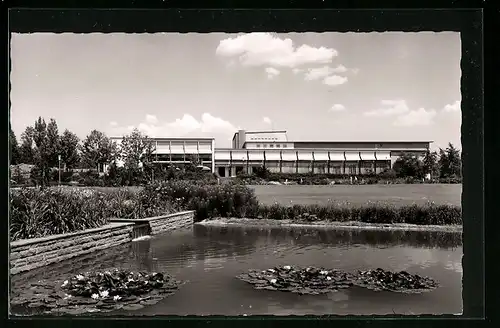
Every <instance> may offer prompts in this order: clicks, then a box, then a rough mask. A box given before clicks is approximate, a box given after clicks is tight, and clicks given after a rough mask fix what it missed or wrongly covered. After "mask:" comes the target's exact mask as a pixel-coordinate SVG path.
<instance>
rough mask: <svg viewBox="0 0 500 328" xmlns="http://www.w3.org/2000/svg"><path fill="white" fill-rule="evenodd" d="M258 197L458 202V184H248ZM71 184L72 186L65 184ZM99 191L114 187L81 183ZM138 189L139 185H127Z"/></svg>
mask: <svg viewBox="0 0 500 328" xmlns="http://www.w3.org/2000/svg"><path fill="white" fill-rule="evenodd" d="M250 187H251V188H253V189H254V190H255V194H256V195H257V197H258V199H259V201H260V202H261V203H263V204H268V205H272V204H274V202H278V203H280V204H283V205H290V204H325V203H328V202H334V203H346V202H347V203H350V204H352V205H364V204H366V203H367V202H369V201H370V202H381V203H384V204H394V205H411V204H413V203H417V204H425V203H427V202H429V201H432V202H434V203H436V204H449V205H458V206H460V205H461V194H462V185H461V184H406V185H405V184H394V185H357V186H351V185H336V186H309V185H308V186H301V185H289V186H269V185H262V186H250ZM68 188H71V187H68ZM80 188H91V189H95V190H99V191H102V192H106V191H110V190H113V189H116V188H114V187H80ZM128 188H129V189H131V190H140V188H141V187H128Z"/></svg>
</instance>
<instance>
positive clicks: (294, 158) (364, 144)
mask: <svg viewBox="0 0 500 328" xmlns="http://www.w3.org/2000/svg"><path fill="white" fill-rule="evenodd" d="M431 143H432V141H290V140H288V137H287V134H286V131H245V130H240V131H238V132H236V133H235V134H234V137H233V143H232V148H224V149H216V150H215V167H216V170H218V171H217V172H218V174H219V175H220V176H225V177H228V176H235V175H237V174H238V173H239V172H242V173H247V174H251V173H252V172H254V171H255V169H256V168H257V167H259V166H262V165H265V166H266V168H268V169H269V170H270V171H271V172H281V173H318V174H319V173H328V174H347V175H363V174H369V173H375V174H376V173H380V172H382V171H384V170H386V169H389V168H391V167H392V164H393V163H394V161H395V160H396V159H397V158H398V157H399V156H401V155H402V154H403V153H410V154H414V155H417V156H419V157H423V156H424V155H425V153H426V152H427V150H428V149H429V147H430V144H431ZM221 167H222V168H221ZM218 168H221V169H218Z"/></svg>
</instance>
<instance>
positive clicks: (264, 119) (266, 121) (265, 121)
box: [262, 116, 272, 124]
mask: <svg viewBox="0 0 500 328" xmlns="http://www.w3.org/2000/svg"><path fill="white" fill-rule="evenodd" d="M262 121H264V123H266V124H271V123H272V121H271V119H270V118H269V117H267V116H264V118H263V119H262Z"/></svg>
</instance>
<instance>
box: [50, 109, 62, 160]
mask: <svg viewBox="0 0 500 328" xmlns="http://www.w3.org/2000/svg"><path fill="white" fill-rule="evenodd" d="M59 142H60V140H59V129H58V127H57V122H56V120H55V119H53V118H51V119H50V121H49V123H48V124H47V162H48V165H49V166H50V167H56V166H58V164H59V163H58V161H59V160H58V157H59V150H60V145H59Z"/></svg>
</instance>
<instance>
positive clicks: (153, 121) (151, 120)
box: [146, 114, 158, 124]
mask: <svg viewBox="0 0 500 328" xmlns="http://www.w3.org/2000/svg"><path fill="white" fill-rule="evenodd" d="M146 122H147V123H151V124H156V123H158V119H157V118H156V116H154V115H150V114H146Z"/></svg>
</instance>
